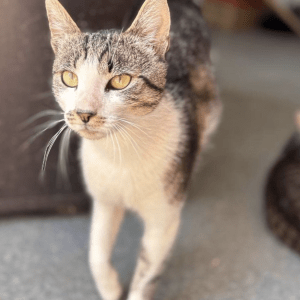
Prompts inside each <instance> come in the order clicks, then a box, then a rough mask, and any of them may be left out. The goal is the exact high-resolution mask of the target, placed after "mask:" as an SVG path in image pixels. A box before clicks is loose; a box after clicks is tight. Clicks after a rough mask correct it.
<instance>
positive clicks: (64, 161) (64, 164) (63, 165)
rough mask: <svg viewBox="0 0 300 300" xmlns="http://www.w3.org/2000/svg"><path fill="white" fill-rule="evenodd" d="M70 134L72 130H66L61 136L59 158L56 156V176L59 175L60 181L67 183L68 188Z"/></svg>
mask: <svg viewBox="0 0 300 300" xmlns="http://www.w3.org/2000/svg"><path fill="white" fill-rule="evenodd" d="M71 133H72V130H71V129H70V128H68V129H67V130H66V131H65V132H64V133H63V135H62V138H61V141H60V143H59V156H58V163H57V168H58V170H59V173H58V174H60V175H61V177H62V179H64V181H65V182H66V183H67V185H68V186H70V181H69V174H68V162H69V157H68V153H69V146H70V137H71ZM58 178H59V177H58Z"/></svg>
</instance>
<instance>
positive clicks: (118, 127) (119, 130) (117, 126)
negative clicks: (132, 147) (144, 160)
mask: <svg viewBox="0 0 300 300" xmlns="http://www.w3.org/2000/svg"><path fill="white" fill-rule="evenodd" d="M115 126H116V128H117V129H118V132H119V133H120V135H121V136H122V138H123V140H124V141H125V143H126V147H127V149H129V147H128V143H127V140H126V137H125V136H124V134H123V132H122V131H121V129H122V128H120V125H118V124H115Z"/></svg>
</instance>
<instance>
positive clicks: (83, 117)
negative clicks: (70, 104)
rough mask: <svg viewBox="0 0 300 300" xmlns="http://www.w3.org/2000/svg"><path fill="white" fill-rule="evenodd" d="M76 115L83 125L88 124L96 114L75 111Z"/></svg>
mask: <svg viewBox="0 0 300 300" xmlns="http://www.w3.org/2000/svg"><path fill="white" fill-rule="evenodd" d="M77 115H78V116H79V117H80V119H81V121H82V122H83V123H88V122H89V121H90V119H91V117H93V116H95V115H96V113H94V112H86V111H85V112H82V111H77Z"/></svg>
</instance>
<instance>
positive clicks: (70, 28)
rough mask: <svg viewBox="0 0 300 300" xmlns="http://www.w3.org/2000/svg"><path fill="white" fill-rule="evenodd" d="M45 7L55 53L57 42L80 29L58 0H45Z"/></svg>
mask: <svg viewBox="0 0 300 300" xmlns="http://www.w3.org/2000/svg"><path fill="white" fill-rule="evenodd" d="M46 9H47V15H48V20H49V26H50V32H51V45H52V48H53V51H54V52H55V53H56V52H57V48H58V46H59V43H60V42H61V41H62V40H63V39H64V38H65V37H66V36H67V35H74V34H80V33H81V31H80V29H79V28H78V27H77V25H76V24H75V22H74V21H73V20H72V18H71V17H70V15H69V14H68V13H67V11H66V10H65V9H64V7H63V6H62V5H61V4H60V3H59V2H58V0H46Z"/></svg>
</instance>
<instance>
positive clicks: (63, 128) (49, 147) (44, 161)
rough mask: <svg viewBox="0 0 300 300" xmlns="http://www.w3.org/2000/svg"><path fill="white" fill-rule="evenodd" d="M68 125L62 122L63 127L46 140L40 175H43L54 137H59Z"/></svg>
mask: <svg viewBox="0 0 300 300" xmlns="http://www.w3.org/2000/svg"><path fill="white" fill-rule="evenodd" d="M67 127H68V125H67V124H64V125H63V127H62V128H61V129H60V130H59V131H58V132H57V133H56V134H55V135H54V136H53V137H52V138H51V139H50V141H49V142H48V144H47V146H46V149H45V154H44V159H43V164H42V175H44V172H45V169H46V164H47V160H48V156H49V153H50V151H51V149H52V147H53V145H54V143H55V141H56V139H57V138H58V137H59V135H60V134H61V133H62V132H63V131H64V130H65V129H66V128H67Z"/></svg>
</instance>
